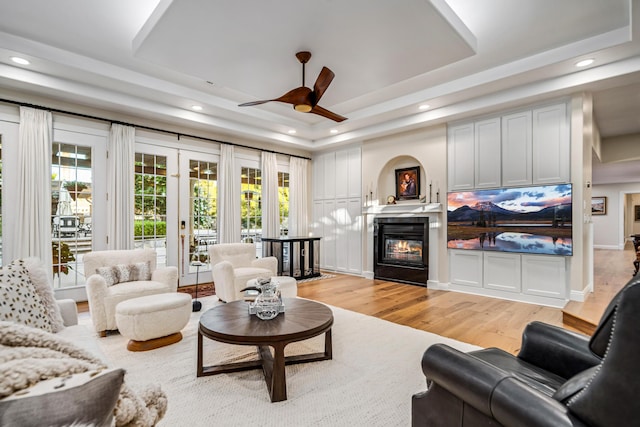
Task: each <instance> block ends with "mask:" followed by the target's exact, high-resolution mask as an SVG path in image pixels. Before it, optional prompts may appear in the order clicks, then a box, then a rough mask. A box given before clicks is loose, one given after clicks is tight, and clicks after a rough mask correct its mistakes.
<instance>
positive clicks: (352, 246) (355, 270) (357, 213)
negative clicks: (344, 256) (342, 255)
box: [345, 198, 363, 274]
mask: <svg viewBox="0 0 640 427" xmlns="http://www.w3.org/2000/svg"><path fill="white" fill-rule="evenodd" d="M347 213H348V219H349V223H348V224H347V230H346V233H345V235H346V242H345V243H346V246H347V248H348V254H349V261H348V263H347V272H349V273H351V274H360V273H362V245H363V242H362V199H360V198H357V199H349V202H348V208H347Z"/></svg>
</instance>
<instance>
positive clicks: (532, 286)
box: [522, 255, 568, 299]
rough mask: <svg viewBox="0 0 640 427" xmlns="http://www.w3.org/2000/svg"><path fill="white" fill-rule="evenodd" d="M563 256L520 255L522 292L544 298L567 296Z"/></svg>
mask: <svg viewBox="0 0 640 427" xmlns="http://www.w3.org/2000/svg"><path fill="white" fill-rule="evenodd" d="M566 276H567V274H566V263H565V258H564V257H541V256H538V255H522V292H523V293H524V294H527V295H536V296H540V297H546V298H558V299H565V298H568V295H567V286H566V285H565V284H566V282H567V277H566Z"/></svg>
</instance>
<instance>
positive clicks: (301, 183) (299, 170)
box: [289, 157, 309, 236]
mask: <svg viewBox="0 0 640 427" xmlns="http://www.w3.org/2000/svg"><path fill="white" fill-rule="evenodd" d="M308 168H309V161H308V160H307V159H301V158H299V157H291V159H290V160H289V235H290V236H307V235H308V233H309V218H308V212H307V206H308V199H307V194H308V193H309V192H308V189H307V185H308V184H307V174H308Z"/></svg>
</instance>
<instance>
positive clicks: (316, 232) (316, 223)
mask: <svg viewBox="0 0 640 427" xmlns="http://www.w3.org/2000/svg"><path fill="white" fill-rule="evenodd" d="M323 213H324V202H322V201H320V200H319V201H315V202H313V222H312V223H311V225H310V227H309V231H310V232H311V235H312V236H314V237H321V239H320V258H319V261H320V266H321V267H323V266H324V250H323V249H324V247H323V245H324V227H323V225H322V224H323V222H324V221H323V218H322V215H323Z"/></svg>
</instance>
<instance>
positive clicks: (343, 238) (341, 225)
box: [333, 199, 349, 271]
mask: <svg viewBox="0 0 640 427" xmlns="http://www.w3.org/2000/svg"><path fill="white" fill-rule="evenodd" d="M333 215H334V218H335V224H336V228H335V239H336V242H335V244H336V250H335V253H336V259H335V266H336V267H335V268H336V270H338V271H347V266H348V265H349V247H348V244H347V230H348V225H349V205H348V203H347V200H346V199H340V200H336V204H335V211H334V213H333Z"/></svg>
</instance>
